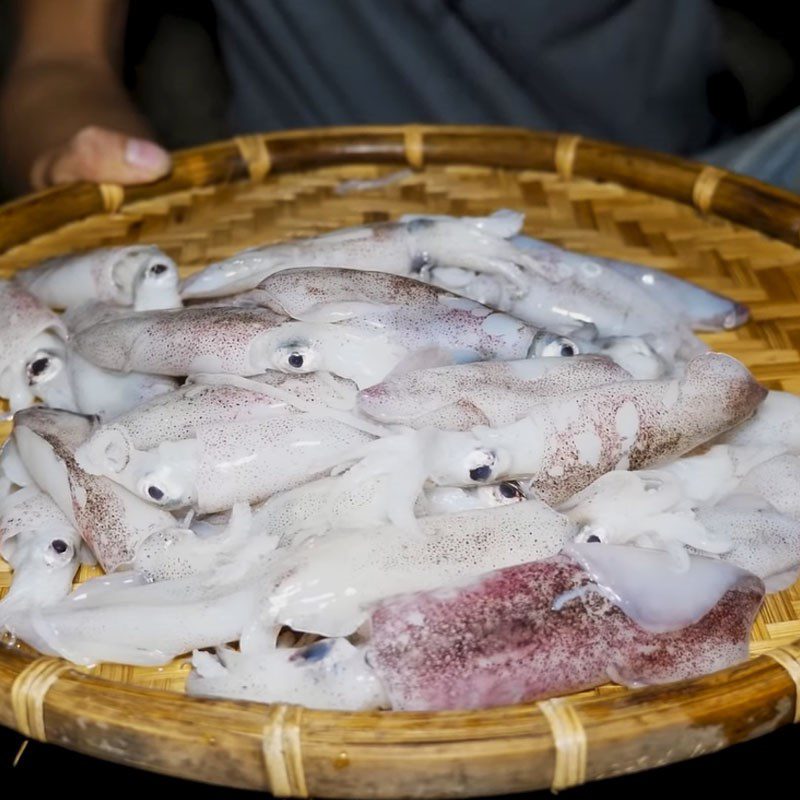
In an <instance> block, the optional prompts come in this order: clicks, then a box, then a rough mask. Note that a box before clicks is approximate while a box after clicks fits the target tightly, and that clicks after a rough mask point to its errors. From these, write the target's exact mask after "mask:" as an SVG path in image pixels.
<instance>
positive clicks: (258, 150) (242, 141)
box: [234, 134, 272, 183]
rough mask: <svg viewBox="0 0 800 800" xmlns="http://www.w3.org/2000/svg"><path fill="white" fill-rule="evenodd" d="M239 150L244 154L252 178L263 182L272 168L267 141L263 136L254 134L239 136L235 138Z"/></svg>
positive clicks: (254, 181)
mask: <svg viewBox="0 0 800 800" xmlns="http://www.w3.org/2000/svg"><path fill="white" fill-rule="evenodd" d="M234 142H236V146H237V147H238V148H239V152H240V153H241V154H242V158H243V159H244V162H245V164H247V171H248V172H249V173H250V180H251V181H253V183H261V182H262V181H263V180H264V178H266V177H267V175H268V174H269V171H270V169H272V158H271V156H270V154H269V148H268V146H267V142H266V140H265V139H264V137H263V136H261V135H259V134H252V135H250V136H237V137H236V138H235V139H234Z"/></svg>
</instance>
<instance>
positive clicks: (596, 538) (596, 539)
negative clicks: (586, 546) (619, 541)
mask: <svg viewBox="0 0 800 800" xmlns="http://www.w3.org/2000/svg"><path fill="white" fill-rule="evenodd" d="M586 541H587V542H591V543H592V544H594V543H595V542H600V541H602V540H601V539H600V537H599V536H598V535H597V534H595V533H593V534H592V535H591V536H587V537H586Z"/></svg>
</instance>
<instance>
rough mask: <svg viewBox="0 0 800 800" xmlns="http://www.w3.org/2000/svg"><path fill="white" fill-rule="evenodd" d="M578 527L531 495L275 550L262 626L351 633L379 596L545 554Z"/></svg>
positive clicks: (339, 532) (327, 633)
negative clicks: (409, 525) (413, 530)
mask: <svg viewBox="0 0 800 800" xmlns="http://www.w3.org/2000/svg"><path fill="white" fill-rule="evenodd" d="M575 533H576V528H575V527H574V525H573V524H572V523H571V522H570V521H569V520H568V519H567V518H566V517H564V516H563V515H561V514H558V513H557V512H555V511H553V509H551V508H550V507H549V506H547V505H545V504H544V503H542V502H540V501H538V500H525V501H523V502H519V503H512V504H510V505H505V506H500V507H497V508H490V509H481V510H477V511H464V512H460V513H454V514H453V513H448V514H437V515H433V516H429V517H423V518H421V519H420V520H419V535H416V536H415V535H410V534H409V533H408V532H407V531H402V530H400V529H398V528H393V527H385V528H384V529H382V530H374V529H370V528H366V529H353V530H349V531H348V530H343V529H342V530H337V531H333V532H331V533H330V534H328V535H327V536H322V537H311V538H307V539H305V540H303V541H302V543H300V544H299V545H298V546H297V547H294V548H290V549H288V550H286V551H284V550H277V551H275V553H274V559H273V561H272V563H271V565H270V566H269V568H268V577H267V579H266V580H265V584H264V585H265V587H266V591H265V604H266V605H265V607H264V609H263V613H262V618H261V624H262V625H263V627H265V628H269V627H271V626H275V627H280V626H281V625H288V626H289V627H291V628H293V629H294V630H297V631H307V632H311V633H316V634H320V635H324V636H347V635H350V634H352V633H354V632H355V631H356V630H357V629H358V628H359V626H360V625H361V624H362V623H363V622H364V620H365V619H366V616H367V613H366V610H365V609H366V608H367V606H368V605H369V604H370V603H372V602H374V601H375V600H378V599H380V598H382V597H388V596H389V595H392V594H397V593H398V592H410V591H421V590H425V589H434V588H436V587H438V586H442V585H445V584H447V583H451V582H452V581H454V580H461V579H464V578H468V577H471V576H475V575H479V574H480V573H482V572H486V571H489V570H493V569H499V568H501V567H504V566H509V565H511V564H518V563H521V562H525V561H534V560H536V559H539V558H546V557H547V556H550V555H554V554H555V553H557V552H558V551H559V550H560V549H561V548H562V547H564V545H565V544H566V543H567V542H569V541H571V539H572V538H574V536H575ZM284 552H285V554H284Z"/></svg>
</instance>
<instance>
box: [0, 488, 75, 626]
mask: <svg viewBox="0 0 800 800" xmlns="http://www.w3.org/2000/svg"><path fill="white" fill-rule="evenodd" d="M1 507H2V511H0V556H2V557H3V558H4V559H5V560H6V561H7V562H8V563H9V564H10V565H11V567H12V568H13V570H14V576H13V580H12V583H11V588H10V589H9V591H8V593H7V594H6V596H5V597H4V598H3V599H2V600H0V629H2V628H3V627H5V628H6V629H7V630H10V631H12V632H16V630H17V628H18V627H19V626H20V624H23V625H24V620H21V619H20V618H19V615H20V614H22V615H23V616H24V614H25V612H28V611H30V609H33V608H40V607H43V606H49V605H53V604H54V603H56V602H58V601H59V600H61V599H63V598H64V597H66V596H67V594H69V591H70V589H71V588H72V579H73V578H74V576H75V573H76V572H77V569H78V566H79V564H80V556H81V544H82V543H81V537H80V535H79V534H78V532H77V531H76V530H75V528H74V527H73V525H72V524H70V522H69V520H67V518H66V517H65V516H64V514H62V513H61V511H60V510H59V508H58V507H57V506H56V505H55V503H54V502H53V501H52V500H51V499H50V498H49V497H48V496H47V495H45V494H43V493H42V492H41V491H39V490H38V489H37V488H36V487H34V486H30V487H27V488H24V489H20V490H19V491H17V492H15V493H14V494H13V495H12V496H11V497H10V498H9V499H7V500H5V501H4V502H3V503H2V504H1Z"/></svg>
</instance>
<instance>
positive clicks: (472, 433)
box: [420, 353, 766, 503]
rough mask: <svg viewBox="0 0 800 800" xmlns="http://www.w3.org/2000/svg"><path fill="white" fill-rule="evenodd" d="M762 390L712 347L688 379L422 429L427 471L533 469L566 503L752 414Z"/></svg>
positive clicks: (607, 390) (626, 385)
mask: <svg viewBox="0 0 800 800" xmlns="http://www.w3.org/2000/svg"><path fill="white" fill-rule="evenodd" d="M765 394H766V390H765V389H763V388H762V387H761V386H760V385H759V384H758V383H757V382H756V381H755V380H754V379H753V377H752V375H751V374H750V373H749V371H748V370H747V369H745V368H744V367H743V366H742V364H740V363H739V362H738V361H736V360H735V359H733V358H730V357H729V356H725V355H720V354H717V353H709V354H705V355H702V356H698V357H697V358H695V359H693V360H692V361H691V362H690V363H689V364H688V365H687V367H686V371H685V373H684V375H683V377H682V378H681V379H680V380H668V381H664V380H662V381H628V382H621V383H614V384H610V385H607V386H600V387H597V388H595V389H591V390H588V391H585V392H575V393H573V394H571V395H565V396H562V397H554V398H543V399H542V400H540V401H539V402H538V403H537V404H536V405H535V406H533V407H532V408H531V410H530V411H529V413H528V415H527V416H526V417H524V418H522V419H521V420H519V421H517V422H514V423H511V424H510V425H505V426H500V427H496V428H491V427H483V426H478V427H475V428H472V429H471V430H469V431H464V432H457V431H420V435H421V438H422V441H423V442H424V444H423V446H422V450H423V454H422V455H421V456H420V460H422V461H424V464H425V466H424V471H425V473H426V475H427V477H428V478H429V479H430V480H432V481H433V482H434V483H437V484H439V485H446V486H465V485H472V484H476V483H482V482H489V481H491V482H496V481H501V480H505V479H510V478H520V477H529V478H531V482H532V487H533V489H534V490H535V491H536V492H537V493H538V494H539V495H540V496H541V497H543V498H544V499H545V500H547V501H548V502H551V503H560V502H563V501H564V500H566V499H567V498H568V497H570V496H572V495H573V494H575V493H576V492H578V491H580V490H581V489H583V488H584V487H586V486H588V485H589V484H590V483H591V482H592V481H594V480H596V479H597V478H598V477H599V476H600V475H602V474H604V473H606V472H609V471H610V470H612V469H641V468H644V467H647V466H649V465H652V464H656V463H658V462H662V461H667V460H670V459H674V458H676V457H678V456H680V455H682V454H683V453H686V452H688V451H690V450H692V449H693V448H695V447H697V446H698V445H700V444H702V443H703V442H706V441H708V440H710V439H712V438H714V437H715V436H718V435H719V434H720V433H721V432H722V431H725V430H727V429H729V428H731V427H732V426H734V425H737V424H738V423H740V422H742V421H743V420H745V419H747V418H748V417H749V416H751V415H752V414H753V412H754V411H755V409H756V408H757V407H758V405H759V403H760V402H761V401H762V400H763V398H764V396H765Z"/></svg>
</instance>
